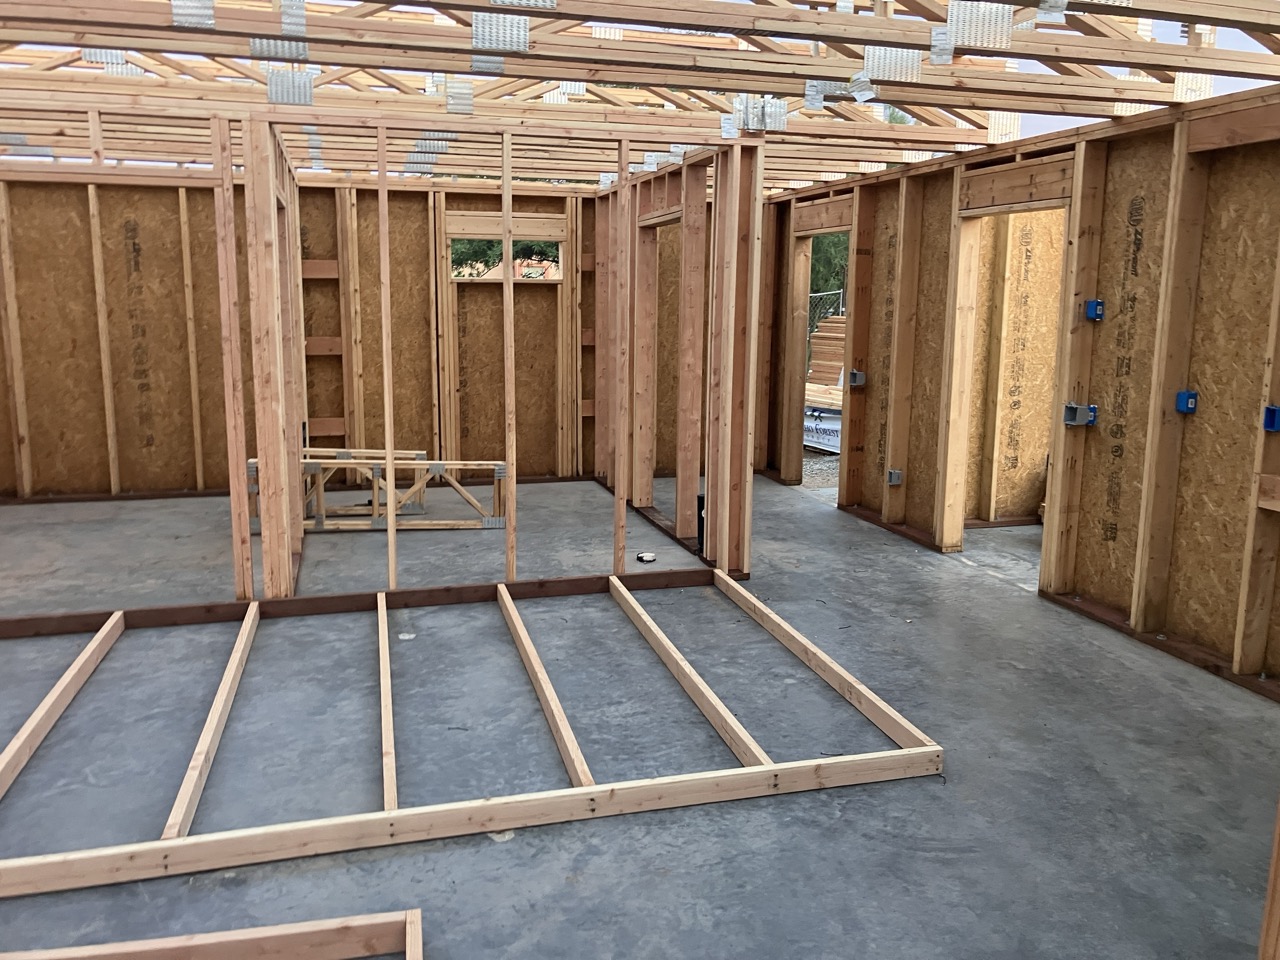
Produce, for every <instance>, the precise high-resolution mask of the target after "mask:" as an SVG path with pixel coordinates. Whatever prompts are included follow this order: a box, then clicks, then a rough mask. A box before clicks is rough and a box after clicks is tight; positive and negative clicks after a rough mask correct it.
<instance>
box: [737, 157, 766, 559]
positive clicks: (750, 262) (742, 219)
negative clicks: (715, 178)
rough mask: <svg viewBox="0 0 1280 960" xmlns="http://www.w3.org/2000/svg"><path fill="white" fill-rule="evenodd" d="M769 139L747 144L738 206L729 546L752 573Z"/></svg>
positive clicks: (743, 159)
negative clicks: (757, 385) (757, 403)
mask: <svg viewBox="0 0 1280 960" xmlns="http://www.w3.org/2000/svg"><path fill="white" fill-rule="evenodd" d="M764 151H765V147H764V142H763V140H762V141H761V142H760V143H759V144H758V145H753V146H747V147H743V150H742V170H743V172H742V174H741V200H740V202H739V207H738V221H739V225H738V228H737V234H738V237H739V243H738V270H739V273H740V279H739V283H738V289H739V296H738V301H737V305H736V315H735V318H734V336H735V337H736V339H737V346H736V348H735V357H736V362H735V366H734V384H733V390H734V400H733V412H734V418H735V421H736V423H735V428H734V433H735V436H734V455H733V459H732V467H733V471H734V477H733V487H732V488H731V497H732V503H731V508H732V509H731V513H730V521H731V523H732V524H733V533H732V537H731V540H730V545H729V550H730V552H729V558H728V564H729V569H731V570H740V571H742V573H744V574H750V573H751V522H752V516H753V511H752V505H753V504H752V496H753V494H754V490H755V463H754V459H755V430H756V384H757V380H756V365H757V363H758V362H759V349H760V269H761V256H762V249H761V248H762V246H763V236H762V234H763V230H764V160H765V158H764Z"/></svg>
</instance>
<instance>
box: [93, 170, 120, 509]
mask: <svg viewBox="0 0 1280 960" xmlns="http://www.w3.org/2000/svg"><path fill="white" fill-rule="evenodd" d="M89 241H90V246H91V248H92V256H93V299H94V306H95V309H96V311H97V315H98V357H99V361H100V362H101V365H102V411H103V419H104V420H105V423H106V431H107V469H108V471H109V472H110V476H111V492H112V493H113V494H116V493H119V492H120V445H119V442H118V436H117V433H116V391H115V374H114V373H113V371H112V365H111V313H110V310H109V309H108V308H107V280H106V263H105V260H104V258H103V253H102V212H101V206H100V205H99V203H98V185H97V184H95V183H91V184H89Z"/></svg>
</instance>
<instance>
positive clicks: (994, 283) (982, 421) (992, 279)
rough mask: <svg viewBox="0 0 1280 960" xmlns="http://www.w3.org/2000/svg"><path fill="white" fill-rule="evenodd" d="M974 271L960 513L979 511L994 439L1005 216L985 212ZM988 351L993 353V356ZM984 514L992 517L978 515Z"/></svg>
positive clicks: (1006, 228) (1005, 259) (1005, 250)
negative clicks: (975, 297)
mask: <svg viewBox="0 0 1280 960" xmlns="http://www.w3.org/2000/svg"><path fill="white" fill-rule="evenodd" d="M981 223H982V228H981V229H982V238H981V253H980V258H979V272H978V300H977V309H976V311H975V314H974V324H973V363H972V364H971V368H970V371H969V377H970V387H969V404H970V411H969V437H968V445H967V453H966V459H965V466H966V469H965V497H964V515H965V517H966V519H967V518H970V517H982V514H983V512H984V511H983V509H982V500H983V475H984V473H988V472H989V466H990V461H989V460H988V459H987V457H986V456H985V453H986V452H987V451H988V450H989V449H990V448H991V446H992V445H993V440H994V437H993V436H992V426H993V424H992V423H991V418H990V417H989V416H988V413H989V411H990V409H991V407H992V406H994V405H995V401H996V398H997V397H998V395H999V393H1000V380H999V356H1000V331H1001V328H1002V326H1003V323H1002V321H1003V316H1002V313H1003V307H1004V298H1003V293H1004V287H1005V283H1006V273H1005V268H1006V264H1007V263H1008V252H1009V248H1008V232H1009V218H1008V216H1006V215H1000V216H995V217H984V218H983V219H982V221H981ZM993 352H994V354H995V356H994V357H993ZM982 519H984V520H991V519H994V518H993V517H982Z"/></svg>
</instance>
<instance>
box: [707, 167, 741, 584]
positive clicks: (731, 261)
mask: <svg viewBox="0 0 1280 960" xmlns="http://www.w3.org/2000/svg"><path fill="white" fill-rule="evenodd" d="M724 157H725V158H726V159H727V160H728V163H727V164H726V167H725V169H724V170H723V171H720V170H717V172H716V179H717V182H718V183H719V185H720V186H721V187H722V191H721V192H720V194H719V196H718V197H717V199H718V200H721V201H722V209H721V212H720V214H719V215H718V217H717V225H718V227H719V228H720V240H721V242H720V244H719V246H718V248H717V259H716V261H715V268H716V272H717V274H718V285H719V287H720V297H719V300H718V303H717V308H718V309H717V313H716V316H715V319H714V321H713V326H714V330H715V336H716V338H717V339H718V340H719V342H720V344H719V356H718V358H717V360H718V365H719V367H720V390H719V403H718V406H719V414H720V422H719V424H718V425H717V431H718V433H719V435H720V444H719V456H720V463H719V465H718V469H717V471H716V491H717V493H716V513H715V524H716V558H715V562H716V566H717V567H719V568H720V569H721V570H725V571H726V572H727V571H729V570H730V569H731V567H730V562H731V558H732V556H733V544H734V540H733V539H732V537H733V525H732V516H733V502H732V497H733V488H734V486H735V477H734V472H733V462H734V447H735V443H736V442H740V441H741V437H740V436H739V435H738V433H737V431H735V430H734V416H733V414H734V376H733V374H734V359H735V351H736V349H737V348H738V344H737V343H735V342H734V341H735V339H736V338H735V337H734V330H735V326H736V319H737V301H738V256H739V253H740V250H739V244H738V219H739V209H740V204H741V200H742V195H741V183H742V146H741V144H736V143H735V144H734V145H733V146H732V147H730V148H729V149H728V150H727V151H726V152H725V154H724ZM722 173H723V176H721V174H722Z"/></svg>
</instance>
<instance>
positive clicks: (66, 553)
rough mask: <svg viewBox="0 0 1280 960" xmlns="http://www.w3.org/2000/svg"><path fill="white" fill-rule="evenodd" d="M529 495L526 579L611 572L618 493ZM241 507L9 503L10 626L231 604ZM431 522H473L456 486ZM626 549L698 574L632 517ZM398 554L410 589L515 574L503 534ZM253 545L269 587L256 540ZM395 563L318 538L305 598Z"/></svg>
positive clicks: (412, 544) (302, 588)
mask: <svg viewBox="0 0 1280 960" xmlns="http://www.w3.org/2000/svg"><path fill="white" fill-rule="evenodd" d="M672 489H673V491H674V488H672ZM474 492H475V495H476V496H481V494H482V493H484V492H487V491H486V488H483V487H476V488H474ZM517 497H518V504H517V512H516V516H517V523H518V526H517V531H518V534H519V547H518V550H517V571H518V576H519V578H520V579H539V578H543V577H564V576H577V575H590V574H598V573H601V572H603V571H607V570H610V569H611V568H612V566H613V495H612V494H610V493H609V492H608V491H607V490H605V489H604V488H603V487H601V486H600V485H599V484H597V483H593V482H589V481H576V482H569V483H529V484H522V485H520V486H519V487H518V489H517ZM330 499H331V501H341V500H342V499H343V497H342V496H334V497H331V498H330ZM345 499H347V500H352V499H353V497H350V496H348V497H346V498H345ZM365 499H366V500H367V499H368V498H367V496H366V497H365ZM672 499H673V501H674V492H673V493H672ZM482 502H483V500H482ZM230 509H231V508H230V505H229V503H228V501H227V500H226V498H223V497H197V498H186V499H166V500H118V501H99V502H94V503H24V504H9V505H3V506H0V530H3V531H4V539H3V541H0V543H2V545H3V549H2V550H0V616H5V617H14V616H22V615H24V614H33V613H52V612H64V611H74V610H109V609H113V608H114V609H119V608H121V607H125V608H127V607H143V606H157V605H164V604H181V603H200V602H205V601H210V600H226V599H230V598H232V597H233V581H232V574H231V540H230V534H229V532H228V531H229V530H230V524H231V512H230ZM673 509H674V507H673ZM427 516H429V517H433V518H434V517H454V516H475V514H474V511H471V509H470V508H469V507H468V506H467V505H466V504H465V503H464V502H463V501H462V499H461V497H459V496H458V495H457V494H455V493H454V492H453V490H452V489H438V488H435V487H433V488H431V490H430V493H429V495H428V513H427ZM627 541H628V544H629V550H628V564H629V566H630V567H631V568H633V569H636V570H641V569H674V568H678V567H690V566H699V565H700V563H699V561H698V560H697V558H695V557H694V556H692V555H691V554H689V553H688V552H687V551H685V550H684V549H682V548H681V547H679V546H678V545H677V544H675V543H672V542H671V541H670V540H669V539H667V537H666V536H665V535H664V534H662V533H661V532H660V531H659V530H657V529H655V528H654V527H653V526H652V525H651V524H650V523H649V522H648V521H646V520H645V519H644V518H643V517H641V516H639V515H638V514H636V513H635V512H634V511H628V519H627ZM396 546H397V552H398V554H399V567H398V572H399V586H400V587H402V588H403V587H415V586H436V585H440V584H451V583H474V582H484V583H489V582H493V581H496V580H501V579H503V577H504V574H505V563H506V561H505V558H506V535H505V533H504V532H503V531H502V530H429V531H421V530H402V531H400V532H399V534H398V536H397V538H396ZM253 547H254V555H255V566H256V567H257V568H258V569H257V576H258V582H259V587H260V586H261V564H260V557H259V543H258V538H257V537H254V541H253ZM642 551H652V552H654V553H656V554H657V555H658V559H657V561H656V562H655V563H654V564H652V565H645V564H641V563H638V562H637V561H636V560H635V555H636V554H637V553H639V552H642ZM386 556H387V535H386V533H385V532H363V533H361V532H344V533H332V532H329V533H311V534H307V536H306V538H305V541H304V543H303V552H302V568H301V571H300V574H299V577H298V590H299V592H300V593H303V594H324V593H345V592H349V591H360V590H383V589H386V586H387V560H386Z"/></svg>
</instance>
